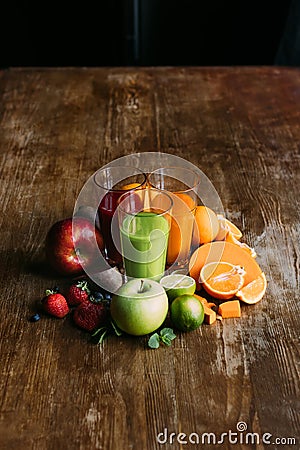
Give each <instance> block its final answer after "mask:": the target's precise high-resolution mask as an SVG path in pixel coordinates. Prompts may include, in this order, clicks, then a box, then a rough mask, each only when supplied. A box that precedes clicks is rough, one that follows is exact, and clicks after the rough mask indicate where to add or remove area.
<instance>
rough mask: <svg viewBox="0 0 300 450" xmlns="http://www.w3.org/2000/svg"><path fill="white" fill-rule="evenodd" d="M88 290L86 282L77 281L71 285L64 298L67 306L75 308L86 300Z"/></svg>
mask: <svg viewBox="0 0 300 450" xmlns="http://www.w3.org/2000/svg"><path fill="white" fill-rule="evenodd" d="M89 294H90V290H89V288H88V285H87V282H86V281H78V282H77V284H72V286H70V288H69V291H68V292H67V295H66V298H67V302H68V305H69V306H76V305H79V304H80V303H82V302H85V301H86V300H88V298H89Z"/></svg>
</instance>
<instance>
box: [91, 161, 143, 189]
mask: <svg viewBox="0 0 300 450" xmlns="http://www.w3.org/2000/svg"><path fill="white" fill-rule="evenodd" d="M127 168H129V169H134V170H136V171H137V173H136V174H134V173H133V174H132V175H128V177H126V178H129V177H131V176H134V175H143V177H144V180H143V182H142V183H140V184H139V185H138V186H136V187H134V188H131V189H126V190H124V189H114V188H113V187H112V188H108V187H105V186H103V185H102V184H100V183H99V181H97V179H96V177H97V175H98V173H99V172H102V171H103V172H104V171H106V170H108V171H109V170H111V169H113V170H114V169H119V170H120V169H121V170H122V169H127ZM126 178H123V179H126ZM93 180H94V182H95V184H96V185H97V186H99V187H100V188H101V189H104V190H105V191H108V192H109V191H113V192H116V193H125V192H126V191H127V192H131V191H135V190H136V189H141V187H142V186H143V185H144V184H146V183H147V175H146V174H145V172H143V171H142V170H141V169H139V168H138V167H131V166H110V167H102V168H100V169H98V170H97V172H95V173H94V175H93ZM120 181H122V179H121V180H120ZM120 181H118V183H119V182H120Z"/></svg>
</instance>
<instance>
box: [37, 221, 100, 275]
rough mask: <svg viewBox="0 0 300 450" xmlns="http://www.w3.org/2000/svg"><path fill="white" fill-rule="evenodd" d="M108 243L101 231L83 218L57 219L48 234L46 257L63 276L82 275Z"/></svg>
mask: <svg viewBox="0 0 300 450" xmlns="http://www.w3.org/2000/svg"><path fill="white" fill-rule="evenodd" d="M103 248H104V242H103V237H102V235H101V233H100V231H99V230H98V229H97V228H95V226H94V225H93V223H92V222H91V221H89V220H88V219H85V218H83V217H74V218H68V219H64V220H60V221H59V222H56V223H55V224H54V225H52V227H51V228H50V230H49V231H48V234H47V237H46V257H47V261H48V262H49V263H50V265H51V266H52V267H53V268H54V269H55V270H56V271H57V272H59V273H61V274H63V275H79V274H81V273H83V267H87V266H89V265H91V264H93V263H95V262H96V260H97V258H98V259H99V251H101V250H103Z"/></svg>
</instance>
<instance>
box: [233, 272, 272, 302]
mask: <svg viewBox="0 0 300 450" xmlns="http://www.w3.org/2000/svg"><path fill="white" fill-rule="evenodd" d="M266 289H267V280H266V276H265V274H264V273H263V272H262V273H261V274H260V275H259V276H258V277H257V278H256V279H255V280H253V281H251V282H250V283H248V284H247V285H246V286H244V287H243V288H242V289H240V290H239V291H238V292H237V294H236V296H237V297H238V298H239V299H240V300H241V301H243V302H245V303H248V304H249V305H254V304H255V303H257V302H259V301H260V300H261V299H262V298H263V296H264V294H265V292H266Z"/></svg>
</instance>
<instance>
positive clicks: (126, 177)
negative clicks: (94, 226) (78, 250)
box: [94, 166, 146, 265]
mask: <svg viewBox="0 0 300 450" xmlns="http://www.w3.org/2000/svg"><path fill="white" fill-rule="evenodd" d="M94 182H95V184H96V186H97V188H98V189H97V195H98V196H99V199H101V200H100V203H99V206H98V215H99V221H100V228H101V232H102V235H103V240H104V245H105V257H106V259H107V261H108V262H109V264H111V265H115V264H116V265H118V264H121V263H122V256H121V255H120V253H119V251H118V248H119V247H120V242H119V240H120V236H119V233H113V232H112V225H113V222H112V220H113V217H114V214H115V212H116V208H117V204H118V200H119V198H120V197H121V196H122V195H123V194H124V192H131V191H135V190H136V189H138V188H141V187H142V186H145V185H146V175H145V174H144V173H143V172H142V171H141V170H140V169H138V168H135V167H129V166H110V167H104V168H102V169H99V170H98V171H97V172H96V173H95V175H94ZM114 223H115V222H114ZM116 226H117V225H116Z"/></svg>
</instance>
